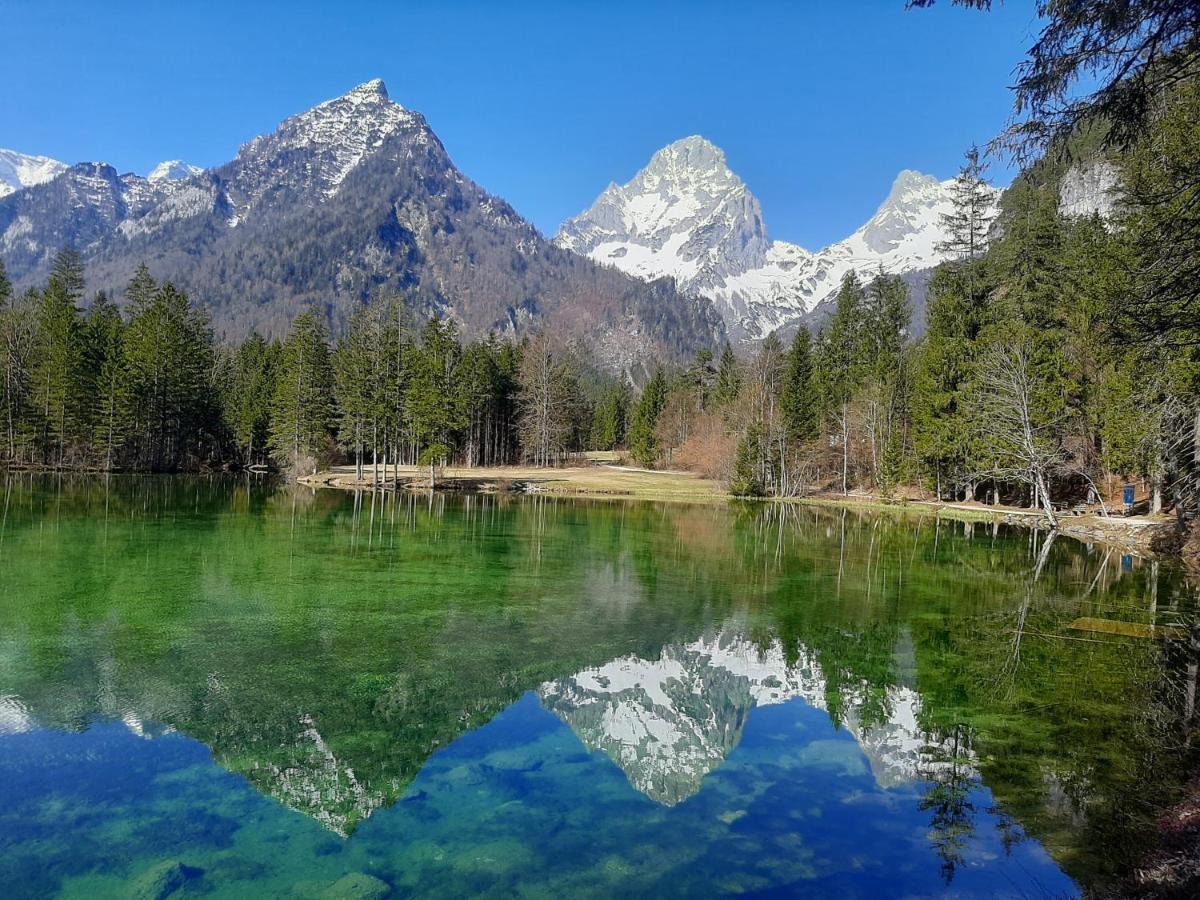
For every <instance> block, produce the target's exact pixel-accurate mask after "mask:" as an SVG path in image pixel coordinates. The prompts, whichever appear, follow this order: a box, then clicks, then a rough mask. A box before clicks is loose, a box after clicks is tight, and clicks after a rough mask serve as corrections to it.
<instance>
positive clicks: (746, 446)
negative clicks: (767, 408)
mask: <svg viewBox="0 0 1200 900" xmlns="http://www.w3.org/2000/svg"><path fill="white" fill-rule="evenodd" d="M762 439H763V435H762V429H761V428H760V427H759V426H758V425H757V424H752V425H751V426H750V427H749V428H747V429H746V433H745V434H744V435H742V438H741V440H739V441H738V447H737V455H736V456H735V457H734V462H733V474H732V476H731V477H730V479H729V493H731V494H733V495H734V496H735V497H761V496H763V495H764V494H765V493H766V488H765V487H764V486H763V482H762V478H761V477H760V475H759V460H760V459H762V457H763V456H764V451H763V447H762Z"/></svg>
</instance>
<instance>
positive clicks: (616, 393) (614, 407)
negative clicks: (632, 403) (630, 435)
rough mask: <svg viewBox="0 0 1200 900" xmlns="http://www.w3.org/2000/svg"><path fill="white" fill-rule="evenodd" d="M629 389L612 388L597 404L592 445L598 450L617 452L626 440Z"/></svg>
mask: <svg viewBox="0 0 1200 900" xmlns="http://www.w3.org/2000/svg"><path fill="white" fill-rule="evenodd" d="M628 405H629V389H628V388H626V387H625V385H623V384H622V385H619V386H617V387H614V388H610V389H609V390H608V391H606V392H605V394H604V396H603V397H602V398H601V399H600V402H599V403H597V404H596V413H595V417H594V418H593V420H592V434H591V439H590V443H591V445H592V447H594V448H595V449H597V450H615V449H616V448H617V447H618V446H619V445H620V444H621V442H622V441H623V440H624V439H625V417H626V411H627V409H628Z"/></svg>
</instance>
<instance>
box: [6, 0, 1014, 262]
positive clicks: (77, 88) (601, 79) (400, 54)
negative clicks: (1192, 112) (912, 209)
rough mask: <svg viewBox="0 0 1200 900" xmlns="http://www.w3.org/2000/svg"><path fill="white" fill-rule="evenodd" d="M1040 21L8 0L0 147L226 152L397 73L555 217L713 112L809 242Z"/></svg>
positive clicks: (489, 180)
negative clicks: (283, 122) (290, 117)
mask: <svg viewBox="0 0 1200 900" xmlns="http://www.w3.org/2000/svg"><path fill="white" fill-rule="evenodd" d="M1037 29H1038V22H1037V19H1036V18H1035V12H1034V8H1033V0H1007V2H1005V3H1003V4H997V8H996V9H995V10H993V11H992V12H990V13H979V12H974V11H971V10H964V9H959V8H957V7H953V6H951V5H950V2H949V0H941V2H940V3H938V5H937V6H935V7H934V8H932V9H927V10H913V11H910V12H906V11H905V10H904V0H824V2H816V0H791V2H786V0H778V2H767V0H729V2H704V0H694V2H689V3H685V2H658V3H655V2H650V0H644V2H640V3H638V2H623V0H608V2H586V0H560V2H557V3H549V2H533V0H530V2H522V3H518V2H499V0H493V2H454V3H452V2H444V3H437V2H413V0H395V2H388V3H384V2H381V3H355V2H349V0H343V2H340V3H316V2H306V0H290V2H258V0H242V2H239V3H227V2H220V0H207V2H200V0H192V2H182V0H178V2H169V3H168V2H157V3H135V2H121V0H113V2H109V3H97V2H94V0H90V2H87V3H77V2H55V0H0V45H2V47H3V50H0V85H3V87H2V88H0V147H7V148H10V149H13V150H17V151H19V152H22V153H31V154H40V155H45V156H51V157H54V158H56V159H61V160H63V161H65V162H79V161H82V160H103V161H105V162H110V163H112V164H113V165H114V166H116V167H117V169H119V170H120V171H122V172H125V171H135V172H141V173H143V174H144V173H146V172H148V171H149V170H150V169H151V168H152V167H153V166H154V165H155V164H156V163H157V162H158V161H160V160H163V159H176V158H179V159H184V160H187V161H188V162H191V163H194V164H196V165H201V166H212V165H216V164H218V163H221V162H224V161H226V160H228V159H231V158H232V157H233V156H234V154H235V153H236V152H237V148H238V147H239V145H240V144H242V143H243V142H245V141H247V140H249V139H250V138H252V137H253V136H255V135H256V134H259V133H262V132H265V131H269V130H271V129H272V128H273V127H274V126H275V125H276V124H277V123H278V122H279V121H280V120H281V119H283V118H285V117H286V116H288V115H290V114H292V113H295V112H299V111H301V110H303V109H306V108H308V107H309V106H312V105H313V104H315V103H318V102H320V101H321V100H325V99H328V98H330V97H334V96H337V95H338V94H341V93H344V92H345V91H347V90H349V89H350V88H351V87H353V86H354V85H356V84H359V83H361V82H363V81H367V80H369V79H371V78H375V77H381V78H383V79H384V80H385V81H386V82H387V86H388V91H389V93H390V95H391V97H392V99H393V100H395V101H397V102H399V103H401V104H403V105H405V106H407V107H409V108H411V109H415V110H418V111H419V112H422V113H424V114H425V116H426V118H427V119H428V120H429V123H430V125H431V126H432V127H433V129H434V131H436V132H437V134H438V136H439V137H440V138H441V139H442V142H443V143H444V144H445V145H446V148H447V149H448V150H449V152H450V155H451V156H452V158H453V159H454V160H455V162H456V163H457V164H458V165H459V167H460V168H461V169H462V170H463V171H464V172H465V173H466V174H467V175H469V176H470V177H471V178H473V179H474V180H476V181H477V182H479V183H480V184H481V185H483V186H484V187H485V188H487V189H488V190H490V191H492V192H493V193H496V194H499V195H501V196H503V197H505V198H506V199H508V200H509V201H510V202H511V203H512V204H513V205H514V206H515V207H516V208H517V209H518V210H519V211H520V212H521V213H522V214H524V215H525V216H526V217H528V218H529V219H531V220H532V221H533V222H534V223H535V224H536V225H537V226H538V227H539V228H541V229H542V231H544V232H547V233H553V232H554V231H555V230H556V228H557V226H558V223H559V222H560V221H561V220H562V219H564V218H566V217H567V216H570V215H574V214H575V213H577V212H579V211H580V210H582V209H584V208H585V207H587V206H588V205H590V203H591V202H592V200H593V199H595V197H596V195H597V194H598V193H599V192H600V191H601V190H603V189H604V187H605V186H606V185H607V184H608V183H609V182H610V181H617V182H624V181H627V180H628V179H629V178H631V177H632V176H633V175H634V174H635V173H636V172H637V170H638V169H640V168H641V167H642V166H643V165H644V164H645V163H646V161H647V160H648V159H649V158H650V156H651V155H652V154H653V153H654V151H655V150H657V149H658V148H659V147H662V146H664V145H665V144H668V143H670V142H671V141H673V140H675V139H677V138H680V137H684V136H686V135H689V134H702V135H704V136H705V137H707V138H709V139H710V140H712V141H713V142H714V143H716V144H717V145H718V146H720V147H722V148H723V149H724V150H725V152H726V154H727V156H728V159H729V164H730V167H731V168H732V169H733V171H735V172H737V173H738V174H739V175H740V176H741V177H742V178H743V179H744V180H745V181H746V182H747V183H748V184H749V186H750V189H751V190H752V191H753V192H754V193H755V194H756V195H757V196H758V197H759V199H760V200H761V201H762V206H763V214H764V218H765V219H766V222H767V227H768V229H769V231H770V233H771V235H772V236H773V237H777V238H783V239H786V240H791V241H795V242H797V243H800V244H802V245H804V246H807V247H810V248H812V249H816V248H818V247H820V246H822V245H824V244H827V243H829V242H831V241H834V240H837V239H840V238H842V237H844V236H846V235H847V234H849V233H850V232H851V231H853V230H854V229H855V228H857V227H858V226H859V225H861V224H862V223H863V222H864V221H865V220H866V219H867V218H868V217H869V216H870V215H871V213H872V212H874V210H875V208H876V206H878V204H879V203H880V202H881V201H882V200H883V198H884V197H885V196H886V194H887V190H888V188H889V186H890V184H891V182H892V179H893V178H894V177H895V175H896V173H897V172H899V171H900V170H901V169H905V168H911V169H917V170H920V171H922V172H927V173H930V174H934V175H937V176H939V177H943V178H946V177H950V176H951V175H953V174H954V173H955V172H956V170H957V167H958V164H959V162H960V161H961V158H962V152H963V150H964V149H965V148H966V147H967V146H968V145H970V144H971V143H972V142H978V143H980V144H983V143H985V142H986V141H988V140H989V139H990V138H991V137H993V136H994V135H995V134H996V132H997V131H998V130H999V129H1000V128H1001V127H1002V126H1003V125H1004V123H1005V121H1006V119H1007V117H1008V115H1009V112H1010V110H1011V106H1012V96H1011V92H1010V90H1009V88H1008V86H1009V85H1010V84H1011V82H1012V80H1013V78H1012V73H1013V69H1014V67H1015V66H1016V65H1017V63H1018V62H1019V61H1020V60H1021V59H1022V58H1023V55H1024V50H1025V49H1026V48H1027V47H1028V46H1029V45H1030V44H1031V43H1032V42H1033V39H1034V38H1035V36H1036V33H1037ZM992 175H993V178H994V180H996V181H997V182H999V183H1005V182H1007V180H1008V178H1009V172H1008V171H1007V170H1006V169H1005V168H1004V166H1003V164H1001V163H995V164H994V165H993V169H992Z"/></svg>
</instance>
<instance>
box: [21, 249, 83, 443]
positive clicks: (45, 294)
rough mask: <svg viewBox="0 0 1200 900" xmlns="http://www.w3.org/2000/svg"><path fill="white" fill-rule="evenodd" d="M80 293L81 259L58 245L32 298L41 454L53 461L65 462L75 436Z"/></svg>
mask: <svg viewBox="0 0 1200 900" xmlns="http://www.w3.org/2000/svg"><path fill="white" fill-rule="evenodd" d="M82 293H83V264H82V262H81V261H80V258H79V254H78V253H77V252H75V251H74V250H70V249H67V250H62V251H60V252H59V254H58V255H57V256H56V257H55V260H54V268H53V270H52V271H51V273H50V280H49V283H48V284H47V285H46V288H45V290H43V291H42V292H41V295H40V299H39V303H38V313H37V343H36V349H35V353H34V358H33V373H32V381H33V390H34V406H35V409H36V410H37V413H38V414H39V416H40V418H41V422H40V432H41V435H42V448H43V453H44V454H45V456H46V459H47V460H48V461H49V462H51V464H53V465H57V466H61V465H63V464H64V463H65V461H66V449H67V444H68V442H69V441H70V440H71V438H72V437H76V436H78V435H77V431H78V424H79V418H80V407H81V401H82V398H81V396H80V379H81V374H82V371H81V370H82V365H83V353H82V349H83V342H82V340H81V335H80V331H81V328H82V321H81V316H80V313H79V307H78V306H77V305H76V304H77V302H78V300H79V298H80V296H81V295H82Z"/></svg>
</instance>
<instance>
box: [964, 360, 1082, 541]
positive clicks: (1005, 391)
mask: <svg viewBox="0 0 1200 900" xmlns="http://www.w3.org/2000/svg"><path fill="white" fill-rule="evenodd" d="M1034 393H1035V383H1034V375H1033V372H1032V370H1031V367H1030V364H1029V355H1028V353H1027V352H1026V350H1025V348H1024V347H1020V346H1016V345H1013V344H1002V345H999V346H996V347H993V348H992V349H991V350H989V351H988V352H987V353H986V354H985V355H984V357H983V359H982V360H981V365H980V369H979V394H978V413H979V419H978V421H979V430H980V437H981V438H982V439H983V441H984V446H986V447H987V448H988V450H989V452H990V454H991V455H992V457H993V459H994V463H995V468H994V470H993V471H994V473H995V474H996V475H997V476H998V477H1000V478H1006V479H1011V480H1013V481H1019V482H1023V483H1025V484H1027V485H1029V487H1030V488H1031V489H1032V490H1033V493H1034V497H1035V501H1037V502H1038V503H1040V505H1041V507H1042V510H1043V512H1045V514H1046V519H1047V520H1048V521H1049V523H1050V527H1051V528H1057V527H1058V519H1057V518H1056V517H1055V514H1054V506H1053V504H1052V503H1051V502H1050V490H1049V474H1050V472H1052V471H1053V470H1054V469H1055V468H1056V467H1057V466H1059V465H1061V463H1062V462H1063V459H1064V453H1063V449H1062V447H1061V445H1060V444H1059V443H1058V441H1057V440H1055V439H1054V436H1053V427H1052V426H1053V423H1048V422H1045V421H1040V420H1039V417H1038V415H1037V413H1036V410H1035V408H1034Z"/></svg>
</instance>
